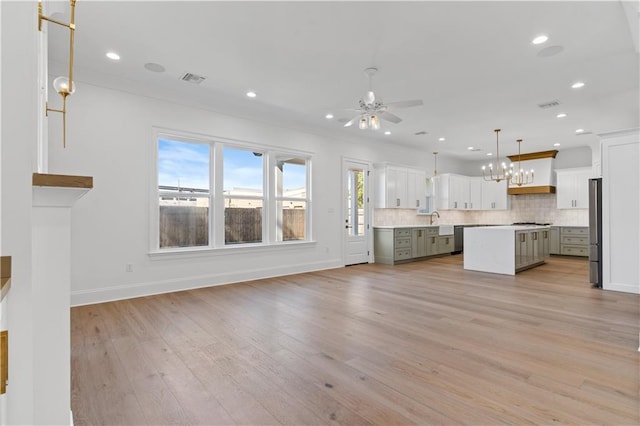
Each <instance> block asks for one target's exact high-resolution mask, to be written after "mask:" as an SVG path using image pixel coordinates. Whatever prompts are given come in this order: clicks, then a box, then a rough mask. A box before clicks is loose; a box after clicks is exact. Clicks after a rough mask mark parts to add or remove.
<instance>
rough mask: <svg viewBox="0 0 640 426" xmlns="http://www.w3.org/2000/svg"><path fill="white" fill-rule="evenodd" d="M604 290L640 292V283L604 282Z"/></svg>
mask: <svg viewBox="0 0 640 426" xmlns="http://www.w3.org/2000/svg"><path fill="white" fill-rule="evenodd" d="M602 289H603V290H612V291H621V292H623V293H634V294H640V285H638V284H635V285H633V284H621V283H608V284H603V286H602Z"/></svg>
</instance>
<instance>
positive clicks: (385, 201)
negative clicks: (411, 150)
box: [374, 164, 426, 209]
mask: <svg viewBox="0 0 640 426" xmlns="http://www.w3.org/2000/svg"><path fill="white" fill-rule="evenodd" d="M374 172H375V180H374V181H375V186H376V188H375V194H376V198H375V203H374V205H375V206H376V208H403V209H421V208H425V202H426V173H425V172H424V171H421V170H417V169H411V168H408V167H401V166H392V165H387V164H383V165H376V166H375V168H374Z"/></svg>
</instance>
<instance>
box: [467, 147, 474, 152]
mask: <svg viewBox="0 0 640 426" xmlns="http://www.w3.org/2000/svg"><path fill="white" fill-rule="evenodd" d="M474 149H475V148H474V147H472V146H468V147H467V150H468V151H473V150H474Z"/></svg>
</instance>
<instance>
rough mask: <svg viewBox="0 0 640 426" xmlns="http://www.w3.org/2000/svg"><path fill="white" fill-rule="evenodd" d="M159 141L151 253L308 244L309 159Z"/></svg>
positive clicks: (167, 137)
mask: <svg viewBox="0 0 640 426" xmlns="http://www.w3.org/2000/svg"><path fill="white" fill-rule="evenodd" d="M156 143H157V187H156V188H155V189H154V191H157V194H154V199H155V200H157V201H158V203H157V206H154V207H153V212H152V214H153V215H157V223H155V222H154V225H153V228H152V229H153V234H152V235H154V236H157V240H153V242H152V248H151V249H152V251H155V250H171V249H180V250H184V249H189V248H195V249H197V248H222V247H230V246H240V245H265V244H278V243H282V242H295V241H308V240H310V223H311V221H310V206H311V198H310V194H309V193H310V191H309V188H308V187H309V174H310V173H309V171H310V164H311V161H310V158H309V156H308V155H301V154H300V153H292V152H284V151H282V150H272V149H269V148H268V147H264V146H248V145H246V146H245V145H243V144H239V143H227V142H223V141H213V140H204V139H200V138H191V137H187V136H185V135H176V134H162V135H160V136H158V137H157V139H156ZM156 233H157V234H156Z"/></svg>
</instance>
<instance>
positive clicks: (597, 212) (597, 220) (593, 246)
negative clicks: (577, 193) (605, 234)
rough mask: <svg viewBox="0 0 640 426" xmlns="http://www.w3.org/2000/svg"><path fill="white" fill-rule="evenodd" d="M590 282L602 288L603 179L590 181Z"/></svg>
mask: <svg viewBox="0 0 640 426" xmlns="http://www.w3.org/2000/svg"><path fill="white" fill-rule="evenodd" d="M589 281H590V282H591V283H592V284H593V287H597V288H602V178H596V179H589Z"/></svg>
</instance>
